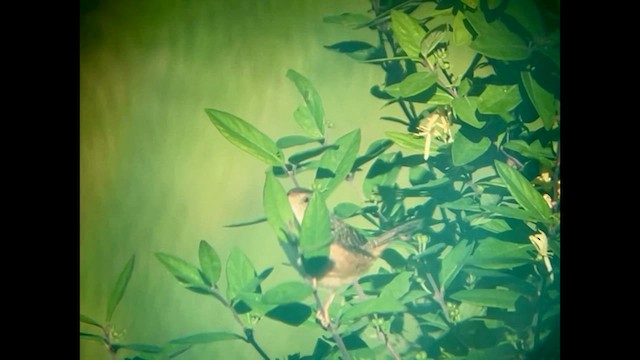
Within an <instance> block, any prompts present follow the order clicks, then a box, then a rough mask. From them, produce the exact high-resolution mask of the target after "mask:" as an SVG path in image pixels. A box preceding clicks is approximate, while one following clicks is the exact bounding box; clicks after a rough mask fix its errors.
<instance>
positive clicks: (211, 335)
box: [170, 331, 244, 345]
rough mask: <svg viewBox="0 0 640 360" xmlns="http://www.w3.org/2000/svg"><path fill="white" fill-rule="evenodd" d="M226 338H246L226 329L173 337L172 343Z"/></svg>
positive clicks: (214, 340)
mask: <svg viewBox="0 0 640 360" xmlns="http://www.w3.org/2000/svg"><path fill="white" fill-rule="evenodd" d="M226 340H244V338H243V337H242V336H240V335H238V334H234V333H230V332H225V331H216V332H205V333H199V334H193V335H188V336H184V337H181V338H177V339H173V340H171V341H170V343H172V344H185V345H197V344H207V343H211V342H216V341H226Z"/></svg>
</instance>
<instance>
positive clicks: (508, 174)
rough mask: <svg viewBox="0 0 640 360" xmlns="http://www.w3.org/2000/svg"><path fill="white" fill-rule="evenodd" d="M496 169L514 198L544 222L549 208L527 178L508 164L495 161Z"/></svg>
mask: <svg viewBox="0 0 640 360" xmlns="http://www.w3.org/2000/svg"><path fill="white" fill-rule="evenodd" d="M495 165H496V170H497V171H498V175H500V178H501V179H502V181H504V183H505V185H507V189H509V192H510V193H511V195H513V197H514V199H516V201H517V202H518V204H520V206H522V207H523V208H524V209H525V210H526V211H527V212H529V213H530V214H532V215H533V216H534V217H535V218H536V219H537V220H538V221H542V222H546V221H549V220H550V218H551V215H552V214H551V209H550V208H549V206H548V205H547V202H546V201H545V200H544V198H543V197H542V195H540V193H539V192H538V191H537V190H536V189H535V188H534V187H533V185H531V183H530V182H529V180H527V178H525V177H524V176H523V175H522V174H520V172H518V171H517V170H515V169H513V168H512V167H510V166H509V165H507V164H505V163H503V162H500V161H497V160H496V161H495Z"/></svg>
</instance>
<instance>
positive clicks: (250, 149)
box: [205, 109, 284, 165]
mask: <svg viewBox="0 0 640 360" xmlns="http://www.w3.org/2000/svg"><path fill="white" fill-rule="evenodd" d="M205 112H206V113H207V115H209V119H210V120H211V122H212V123H213V125H215V127H216V128H217V129H218V131H220V134H222V136H224V137H225V138H226V139H227V140H229V142H231V143H232V144H234V145H235V146H237V147H239V148H240V149H241V150H244V151H246V152H247V153H249V154H251V155H253V156H254V157H255V158H257V159H259V160H261V161H263V162H265V163H267V164H269V165H281V164H282V163H284V156H283V154H282V151H280V149H278V146H276V144H275V143H274V142H273V140H271V139H270V138H269V137H268V136H267V135H265V134H263V133H262V132H260V130H258V129H257V128H256V127H255V126H253V125H251V124H249V123H248V122H246V121H244V120H242V119H240V118H239V117H237V116H235V115H232V114H229V113H226V112H224V111H220V110H215V109H205Z"/></svg>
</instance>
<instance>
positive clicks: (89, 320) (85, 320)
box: [80, 314, 102, 329]
mask: <svg viewBox="0 0 640 360" xmlns="http://www.w3.org/2000/svg"><path fill="white" fill-rule="evenodd" d="M80 322H83V323H85V324H89V325H93V326H97V327H99V328H101V329H102V325H100V323H99V322H97V321H96V320H93V319H92V318H90V317H88V316H87V315H82V314H80Z"/></svg>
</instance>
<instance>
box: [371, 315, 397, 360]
mask: <svg viewBox="0 0 640 360" xmlns="http://www.w3.org/2000/svg"><path fill="white" fill-rule="evenodd" d="M375 329H376V333H377V335H378V337H381V338H382V340H383V341H384V345H385V346H386V347H387V350H389V353H391V356H393V358H394V359H396V360H401V359H402V358H401V357H400V355H399V354H398V352H397V351H396V349H395V348H394V347H393V345H391V343H390V342H389V336H388V335H387V333H385V332H384V330H382V328H380V326H379V325H378V324H375Z"/></svg>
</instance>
